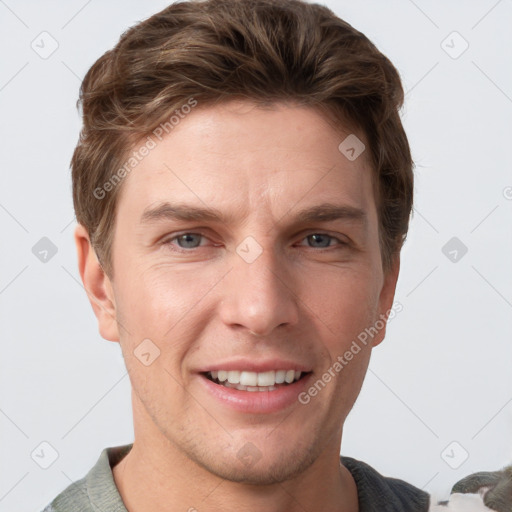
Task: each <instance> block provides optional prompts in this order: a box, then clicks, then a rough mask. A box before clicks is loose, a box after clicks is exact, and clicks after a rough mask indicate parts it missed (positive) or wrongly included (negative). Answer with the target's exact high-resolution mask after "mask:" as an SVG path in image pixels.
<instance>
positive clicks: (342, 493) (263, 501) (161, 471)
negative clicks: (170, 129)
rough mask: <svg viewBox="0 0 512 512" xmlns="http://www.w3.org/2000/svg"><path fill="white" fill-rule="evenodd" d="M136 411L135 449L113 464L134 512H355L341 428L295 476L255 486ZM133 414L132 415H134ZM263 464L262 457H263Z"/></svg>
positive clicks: (353, 488) (355, 499) (353, 487)
mask: <svg viewBox="0 0 512 512" xmlns="http://www.w3.org/2000/svg"><path fill="white" fill-rule="evenodd" d="M141 416H143V414H138V415H135V418H139V421H135V422H134V431H135V441H134V443H133V447H132V449H131V451H130V452H129V453H128V454H127V455H126V456H125V457H124V458H123V459H122V460H121V461H120V462H119V463H118V464H117V465H116V466H114V468H113V477H114V481H115V483H116V486H117V488H118V490H119V493H120V495H121V498H122V500H123V502H124V504H125V506H126V508H127V509H128V510H129V511H130V512H144V511H146V510H151V511H153V512H164V511H166V512H168V511H170V510H183V511H188V512H205V511H208V512H224V511H225V510H244V511H245V512H257V511H261V510H266V511H268V512H303V511H304V510H322V511H323V512H339V511H340V510H343V511H344V512H357V511H358V496H357V487H356V484H355V482H354V480H353V478H352V475H351V474H350V472H349V471H348V470H347V469H346V468H345V467H344V466H342V465H341V463H340V457H339V453H340V446H341V435H342V429H341V428H340V429H339V430H338V431H337V432H336V433H335V434H334V435H333V436H331V440H329V441H328V442H327V443H326V444H325V446H324V449H323V451H322V452H321V453H320V454H319V455H318V456H317V457H316V458H315V459H314V460H310V461H309V462H308V461H306V462H305V463H304V464H303V466H302V468H301V470H300V471H299V472H298V473H297V474H295V475H294V476H292V477H291V478H289V479H287V480H285V481H281V482H277V483H272V484H270V485H263V484H262V485H255V484H247V483H244V482H235V481H231V480H228V479H226V478H222V477H220V476H218V475H217V474H215V473H214V472H212V471H209V470H208V468H206V467H204V466H202V465H200V464H198V463H197V462H196V461H195V460H193V459H192V458H191V457H190V456H189V455H188V454H187V453H186V452H185V451H184V450H183V449H180V448H179V447H178V446H177V445H176V444H174V443H173V442H171V441H169V439H167V438H166V437H164V436H163V434H162V432H161V431H160V430H159V429H158V428H157V427H156V426H155V425H154V424H153V423H152V422H149V421H148V422H143V424H141V423H140V419H141ZM135 418H134V419H135ZM262 462H263V461H262Z"/></svg>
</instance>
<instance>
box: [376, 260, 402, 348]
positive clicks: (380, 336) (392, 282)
mask: <svg viewBox="0 0 512 512" xmlns="http://www.w3.org/2000/svg"><path fill="white" fill-rule="evenodd" d="M399 272H400V253H398V254H397V255H396V256H395V257H394V259H393V263H392V265H391V268H390V269H389V270H388V272H387V273H386V274H385V275H384V283H383V285H382V289H381V292H380V297H379V318H378V319H377V320H376V324H378V325H376V327H379V329H378V333H377V334H376V335H375V338H374V339H373V343H372V345H373V347H376V346H377V345H379V344H380V343H381V342H382V341H383V340H384V337H385V336H386V324H387V319H388V317H389V315H390V312H391V310H392V308H393V299H394V298H395V290H396V283H397V281H398V274H399ZM380 327H382V328H380Z"/></svg>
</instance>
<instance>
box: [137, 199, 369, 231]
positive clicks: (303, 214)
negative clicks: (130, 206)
mask: <svg viewBox="0 0 512 512" xmlns="http://www.w3.org/2000/svg"><path fill="white" fill-rule="evenodd" d="M285 216H286V214H285ZM239 219H240V215H237V214H234V213H232V214H224V213H223V212H221V211H220V210H218V209H216V208H202V207H198V206H192V205H186V204H181V203H176V204H171V203H168V202H164V203H161V204H159V205H158V206H154V207H148V208H146V209H145V210H144V212H143V213H142V216H141V223H151V222H156V221H160V220H174V221H182V222H187V221H196V222H202V221H210V222H219V223H224V224H229V223H230V222H233V221H235V220H239ZM334 220H349V221H354V222H356V223H359V224H362V225H363V226H366V224H367V215H366V213H365V211H364V210H362V209H360V208H356V207H354V206H350V205H338V204H333V203H322V204H319V205H316V206H313V207H310V208H305V209H303V210H300V211H299V212H297V213H296V214H295V215H294V217H293V223H294V224H300V223H302V224H308V223H314V222H329V221H334Z"/></svg>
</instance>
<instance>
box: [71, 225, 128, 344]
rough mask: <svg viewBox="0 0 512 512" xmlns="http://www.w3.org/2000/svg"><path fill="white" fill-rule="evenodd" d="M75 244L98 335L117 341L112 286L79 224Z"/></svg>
mask: <svg viewBox="0 0 512 512" xmlns="http://www.w3.org/2000/svg"><path fill="white" fill-rule="evenodd" d="M75 244H76V250H77V255H78V270H79V272H80V277H81V278H82V283H83V284H84V288H85V291H86V293H87V296H88V297H89V301H90V303H91V306H92V309H93V311H94V314H95V315H96V318H97V319H98V328H99V331H100V335H101V336H102V338H105V339H106V340H109V341H119V330H118V327H117V321H116V306H115V300H114V293H113V289H112V284H111V282H110V279H109V278H108V276H107V275H106V274H105V272H104V271H103V268H102V267H101V265H100V262H99V261H98V258H97V256H96V253H95V251H94V249H93V247H92V245H91V241H90V239H89V233H88V232H87V230H86V229H85V227H84V226H82V225H81V224H79V225H78V226H77V227H76V228H75Z"/></svg>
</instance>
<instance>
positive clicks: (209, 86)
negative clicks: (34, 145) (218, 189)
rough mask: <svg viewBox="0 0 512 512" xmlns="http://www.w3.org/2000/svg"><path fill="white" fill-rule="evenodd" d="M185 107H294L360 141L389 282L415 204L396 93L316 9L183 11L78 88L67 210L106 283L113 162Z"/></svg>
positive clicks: (364, 48) (392, 79)
mask: <svg viewBox="0 0 512 512" xmlns="http://www.w3.org/2000/svg"><path fill="white" fill-rule="evenodd" d="M191 98H193V99H194V101H196V102H198V103H199V104H200V105H203V106H204V105H215V104H218V103H220V102H223V101H229V100H234V99H245V100H251V101H253V102H256V103H259V104H262V105H263V104H264V105H271V104H272V103H273V102H280V101H281V102H282V101H284V102H295V103H297V104H299V105H301V106H311V107H314V108H316V109H318V110H320V111H322V112H324V113H325V114H326V116H327V117H329V118H331V119H332V120H335V121H336V122H337V123H338V126H340V127H345V128H347V124H346V123H347V122H348V123H349V124H350V126H351V127H352V129H359V130H361V131H362V133H363V135H364V137H365V138H366V142H367V144H368V146H367V150H368V151H369V155H368V157H369V161H370V162H371V167H372V172H373V185H374V190H375V201H376V205H377V209H378V215H379V237H380V249H381V254H382V266H383V269H384V270H385V271H387V270H389V268H390V267H391V264H392V261H393V258H394V256H396V255H398V254H399V252H400V249H401V247H402V244H403V242H404V240H405V237H406V235H407V230H408V225H409V216H410V213H411V209H412V201H413V172H412V170H413V162H412V159H411V154H410V148H409V144H408V141H407V137H406V134H405V132H404V129H403V127H402V123H401V120H400V116H399V110H400V108H401V107H402V104H403V100H404V92H403V89H402V85H401V81H400V77H399V74H398V72H397V70H396V69H395V67H394V66H393V64H392V63H391V62H390V61H389V59H388V58H387V57H385V56H384V55H383V54H382V53H381V52H379V51H378V50H377V48H376V47H375V46H374V45H373V44H372V43H371V41H369V40H368V38H367V37H366V36H365V35H364V34H362V33H361V32H359V31H357V30H355V29H354V28H353V27H352V26H351V25H349V24H348V23H347V22H345V21H343V20H342V19H340V18H338V17H337V16H336V15H335V14H334V13H333V12H332V11H331V10H330V9H328V8H327V7H325V6H322V5H319V4H315V3H308V2H306V1H302V0H280V1H274V0H205V1H197V0H191V1H179V2H176V3H173V4H171V5H170V6H169V7H167V8H165V9H164V10H162V11H161V12H159V13H157V14H155V15H153V16H151V17H150V18H148V19H146V20H144V21H142V22H140V23H138V24H136V25H135V26H133V27H131V28H130V29H129V30H127V31H126V32H125V33H123V34H122V36H121V38H120V40H119V42H118V43H117V45H116V46H115V47H114V48H113V49H112V50H109V51H107V52H106V53H105V54H104V55H103V56H102V57H100V58H99V59H98V60H97V61H96V62H95V63H94V65H93V66H92V67H91V68H90V70H89V71H88V72H87V74H86V76H85V78H84V80H83V82H82V86H81V89H80V98H79V104H81V106H82V112H83V128H82V131H81V133H80V139H79V142H78V144H77V147H76V148H75V151H74V154H73V157H72V161H71V167H72V178H73V202H74V207H75V212H76V218H77V221H78V222H79V223H80V224H82V225H83V226H85V228H86V229H87V231H88V233H89V236H90V238H91V243H92V245H93V247H94V249H95V251H96V253H97V255H98V257H99V259H100V262H101V263H102V266H103V268H104V270H105V272H106V273H107V274H109V275H111V273H112V270H113V269H112V267H111V254H110V249H111V244H112V237H113V228H114V221H115V213H116V201H117V198H118V195H119V189H120V188H121V186H115V185H116V184H117V181H119V180H120V179H121V177H123V176H124V175H126V168H125V171H124V172H122V173H121V172H120V171H121V169H122V166H123V162H125V161H126V158H127V155H128V153H129V151H130V150H132V149H133V147H134V145H135V144H136V143H138V142H140V140H142V139H143V137H145V136H147V135H148V134H150V133H151V132H152V131H154V130H155V128H156V127H157V126H159V125H162V123H165V122H166V120H169V117H170V115H171V114H172V113H173V112H175V111H176V110H177V109H180V108H181V107H182V106H183V105H185V104H187V103H188V102H190V100H191ZM164 126H165V125H164ZM116 171H118V174H117V178H118V179H117V180H116V182H113V181H112V180H113V178H115V177H116V174H115V173H116ZM109 183H110V185H111V186H108V187H106V188H102V187H103V186H104V185H105V186H106V185H108V184H109ZM107 188H108V193H104V192H105V190H106V189H107ZM98 190H102V191H103V193H104V194H102V195H103V196H104V197H98V195H99V194H98V193H97V192H96V191H98Z"/></svg>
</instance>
